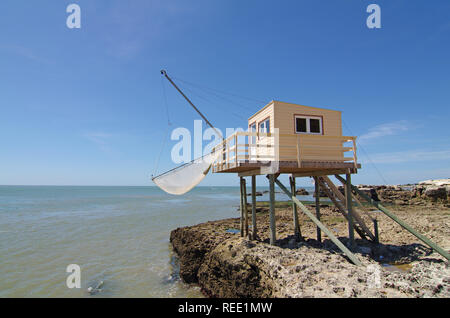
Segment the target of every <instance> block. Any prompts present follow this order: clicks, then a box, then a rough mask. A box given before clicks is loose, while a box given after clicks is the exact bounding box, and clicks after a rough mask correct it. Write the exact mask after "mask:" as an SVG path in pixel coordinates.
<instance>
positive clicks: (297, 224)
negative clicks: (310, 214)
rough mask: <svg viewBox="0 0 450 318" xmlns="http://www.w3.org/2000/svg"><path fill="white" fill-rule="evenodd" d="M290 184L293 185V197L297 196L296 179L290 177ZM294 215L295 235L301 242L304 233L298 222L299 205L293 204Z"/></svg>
mask: <svg viewBox="0 0 450 318" xmlns="http://www.w3.org/2000/svg"><path fill="white" fill-rule="evenodd" d="M289 182H290V184H291V192H292V193H293V195H294V196H295V195H296V187H295V178H294V177H292V176H291V177H289ZM292 214H293V218H294V235H295V238H296V239H297V240H298V241H300V240H301V239H302V233H301V230H300V224H299V222H298V212H297V205H296V204H295V203H294V202H292Z"/></svg>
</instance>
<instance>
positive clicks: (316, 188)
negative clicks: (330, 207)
mask: <svg viewBox="0 0 450 318" xmlns="http://www.w3.org/2000/svg"><path fill="white" fill-rule="evenodd" d="M314 195H315V199H316V218H317V219H318V220H319V221H320V186H319V180H318V177H314ZM317 240H318V241H319V242H322V232H321V231H320V227H318V226H317Z"/></svg>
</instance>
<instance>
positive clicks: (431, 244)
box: [336, 176, 450, 260]
mask: <svg viewBox="0 0 450 318" xmlns="http://www.w3.org/2000/svg"><path fill="white" fill-rule="evenodd" d="M336 177H338V179H339V180H341V181H342V180H344V178H342V177H341V176H336ZM344 182H345V180H344ZM351 188H352V189H353V191H355V192H356V193H357V194H359V195H360V196H361V197H362V198H364V200H366V201H367V202H369V203H370V204H371V205H373V206H374V207H376V208H377V209H379V210H380V211H381V212H383V213H384V214H386V215H387V216H388V217H390V218H391V219H392V220H394V221H395V222H397V223H398V224H399V225H400V226H401V227H403V228H404V229H405V230H407V231H408V232H410V233H411V234H412V235H414V236H415V237H417V238H418V239H419V240H421V241H422V242H424V243H425V244H426V245H428V246H429V247H431V248H432V249H433V250H435V251H436V252H437V253H439V254H441V255H442V256H444V257H445V258H446V259H447V260H450V255H449V253H447V252H446V251H445V250H444V249H443V248H441V247H440V246H438V245H437V244H435V243H434V242H432V241H431V240H430V239H428V238H427V237H425V236H423V235H422V234H420V233H419V232H417V231H416V230H414V229H413V228H412V227H411V226H409V225H408V224H407V223H405V222H404V221H402V220H400V219H399V218H398V217H397V216H396V215H395V214H394V213H392V212H391V211H389V210H388V209H386V208H385V207H384V206H383V205H381V204H380V203H378V202H377V201H374V200H372V198H370V197H369V196H368V195H367V194H365V193H364V192H362V191H360V190H359V189H358V188H357V187H355V186H354V185H352V184H351Z"/></svg>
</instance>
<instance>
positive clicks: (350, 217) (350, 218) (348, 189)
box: [345, 174, 355, 248]
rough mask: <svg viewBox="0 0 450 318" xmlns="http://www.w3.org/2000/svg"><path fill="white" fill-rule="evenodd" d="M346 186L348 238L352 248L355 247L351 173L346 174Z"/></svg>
mask: <svg viewBox="0 0 450 318" xmlns="http://www.w3.org/2000/svg"><path fill="white" fill-rule="evenodd" d="M346 176H347V186H346V187H345V198H346V199H347V210H348V213H347V216H348V218H347V219H348V236H349V238H350V246H351V247H352V248H354V247H355V229H354V225H353V209H352V188H351V187H350V185H351V184H352V182H351V180H352V179H351V174H347V175H346Z"/></svg>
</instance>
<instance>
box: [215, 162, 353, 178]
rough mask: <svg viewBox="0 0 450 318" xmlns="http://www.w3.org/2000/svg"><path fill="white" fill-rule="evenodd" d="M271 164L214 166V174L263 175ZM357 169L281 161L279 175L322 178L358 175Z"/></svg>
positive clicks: (347, 164)
mask: <svg viewBox="0 0 450 318" xmlns="http://www.w3.org/2000/svg"><path fill="white" fill-rule="evenodd" d="M269 165H270V163H263V162H249V161H248V160H243V161H238V162H231V163H228V164H227V165H226V166H222V167H219V165H215V166H213V170H212V171H213V173H238V174H239V176H251V175H259V174H264V173H261V168H262V167H268V166H269ZM359 168H361V164H357V168H355V165H354V163H353V162H332V161H302V162H301V167H300V168H299V167H298V162H297V161H280V162H279V171H278V172H279V173H291V174H294V175H295V176H296V177H307V176H321V175H331V174H347V173H351V174H354V173H357V169H359Z"/></svg>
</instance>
